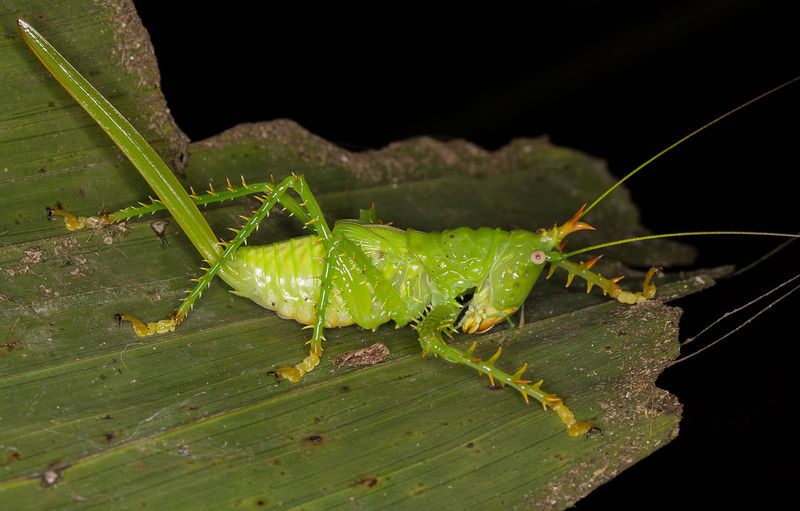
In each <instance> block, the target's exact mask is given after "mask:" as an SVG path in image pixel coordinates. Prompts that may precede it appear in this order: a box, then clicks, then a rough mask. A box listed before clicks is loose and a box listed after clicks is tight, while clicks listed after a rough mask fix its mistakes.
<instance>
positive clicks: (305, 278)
mask: <svg viewBox="0 0 800 511" xmlns="http://www.w3.org/2000/svg"><path fill="white" fill-rule="evenodd" d="M318 240H319V238H318V237H317V236H304V237H302V238H293V239H290V240H288V241H283V242H280V243H273V244H272V245H263V246H258V247H240V248H239V250H237V252H236V254H235V256H234V259H233V261H231V263H230V264H229V266H230V267H231V268H232V269H233V270H235V271H236V272H237V273H238V274H239V276H240V278H241V283H242V284H241V286H240V287H239V288H238V289H234V291H233V292H234V293H236V294H237V295H239V296H243V297H245V298H249V299H250V300H253V301H254V302H256V303H257V304H259V305H261V306H262V307H265V308H267V309H270V310H273V311H275V312H277V313H278V314H279V315H280V316H281V317H283V318H288V319H295V320H297V321H299V322H300V323H305V324H311V323H313V322H314V319H315V318H316V314H317V299H318V298H319V290H320V283H321V280H320V275H322V261H323V259H324V258H325V248H324V247H323V244H322V243H319V242H318ZM351 324H353V320H352V318H351V317H350V314H349V313H348V311H347V307H346V306H345V303H344V300H343V299H342V297H341V295H340V294H339V293H337V292H336V290H335V284H334V290H333V292H332V293H330V295H329V302H328V307H327V309H326V312H325V324H324V326H325V327H335V326H346V325H351Z"/></svg>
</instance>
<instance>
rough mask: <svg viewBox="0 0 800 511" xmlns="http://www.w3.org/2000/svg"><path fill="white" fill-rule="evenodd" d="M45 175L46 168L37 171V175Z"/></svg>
mask: <svg viewBox="0 0 800 511" xmlns="http://www.w3.org/2000/svg"><path fill="white" fill-rule="evenodd" d="M45 173H47V169H46V168H44V167H42V168H40V169H39V174H45Z"/></svg>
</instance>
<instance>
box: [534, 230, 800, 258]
mask: <svg viewBox="0 0 800 511" xmlns="http://www.w3.org/2000/svg"><path fill="white" fill-rule="evenodd" d="M717 234H725V235H736V236H776V237H779V238H800V234H784V233H780V232H753V231H692V232H673V233H668V234H650V235H648V236H638V237H636V238H627V239H624V240H616V241H609V242H608V243H600V244H599V245H592V246H590V247H584V248H580V249H578V250H573V251H572V252H567V253H566V254H551V255H550V257H554V258H556V259H557V260H563V259H568V258H570V257H572V256H574V255H578V254H582V253H584V252H589V251H590V250H596V249H598V248H605V247H611V246H614V245H623V244H625V243H632V242H634V241H645V240H655V239H659V238H678V237H681V236H708V235H717Z"/></svg>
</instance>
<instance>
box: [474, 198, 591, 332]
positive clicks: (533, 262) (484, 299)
mask: <svg viewBox="0 0 800 511" xmlns="http://www.w3.org/2000/svg"><path fill="white" fill-rule="evenodd" d="M584 207H585V205H584ZM583 209H584V208H581V209H580V210H579V211H578V212H577V213H576V214H575V215H574V216H573V217H572V218H570V219H569V220H567V221H566V222H565V223H564V225H562V226H560V227H559V226H558V225H555V226H553V228H552V229H540V230H539V231H537V232H530V231H525V230H521V229H520V230H515V231H511V232H510V233H508V238H507V239H506V240H505V241H504V242H503V243H501V244H500V245H499V246H498V247H497V251H496V253H495V256H494V259H493V261H492V264H491V268H490V270H489V272H488V274H487V276H486V279H485V280H484V281H483V282H482V283H481V285H480V286H478V287H477V289H476V290H475V294H474V295H473V297H472V300H471V301H470V304H469V308H468V309H467V312H466V314H465V315H464V319H463V320H462V322H461V327H462V329H463V330H464V331H465V332H468V333H481V332H485V331H486V330H489V329H490V328H491V327H493V326H494V325H495V324H497V323H498V322H500V321H502V320H504V319H507V318H508V317H509V316H510V315H512V314H514V313H515V312H516V311H517V310H518V309H519V308H520V306H521V305H522V303H523V302H524V301H525V299H526V298H527V297H528V295H529V294H530V292H531V289H533V286H534V284H536V281H537V280H538V278H539V275H541V273H542V270H543V269H544V266H545V263H546V262H548V261H550V260H551V259H553V258H558V257H559V256H560V253H559V251H560V249H561V247H562V244H563V239H564V237H566V236H567V235H568V234H570V233H573V232H575V231H580V230H585V229H594V228H593V227H592V226H590V225H589V224H586V223H583V222H580V221H579V219H580V217H581V215H582V213H583Z"/></svg>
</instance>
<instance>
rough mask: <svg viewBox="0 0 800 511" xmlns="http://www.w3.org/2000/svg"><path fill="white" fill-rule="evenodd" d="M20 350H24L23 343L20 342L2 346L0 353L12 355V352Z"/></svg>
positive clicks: (0, 345)
mask: <svg viewBox="0 0 800 511" xmlns="http://www.w3.org/2000/svg"><path fill="white" fill-rule="evenodd" d="M19 349H22V341H19V340H15V341H10V342H7V343H5V344H0V353H11V352H12V351H14V350H19Z"/></svg>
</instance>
